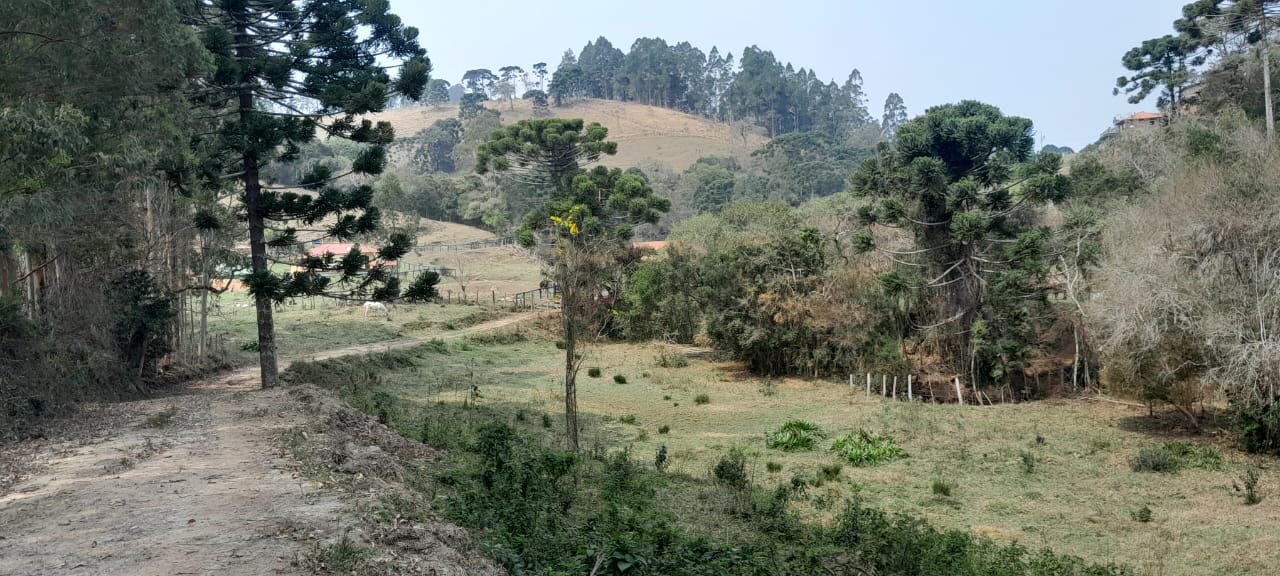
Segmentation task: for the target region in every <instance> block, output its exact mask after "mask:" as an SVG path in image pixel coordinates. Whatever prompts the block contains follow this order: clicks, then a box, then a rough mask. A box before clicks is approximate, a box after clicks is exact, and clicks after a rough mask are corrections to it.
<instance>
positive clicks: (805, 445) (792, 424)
mask: <svg viewBox="0 0 1280 576" xmlns="http://www.w3.org/2000/svg"><path fill="white" fill-rule="evenodd" d="M826 437H827V435H826V433H825V432H823V431H822V428H819V427H818V425H817V424H814V423H813V422H807V421H804V420H789V421H787V422H786V423H785V424H783V425H781V426H779V427H778V429H777V430H774V431H773V432H769V433H766V434H765V443H766V444H767V445H768V446H769V447H770V448H781V449H783V450H786V451H791V450H813V448H814V446H815V445H816V444H817V443H818V440H821V439H823V438H826Z"/></svg>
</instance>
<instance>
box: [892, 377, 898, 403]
mask: <svg viewBox="0 0 1280 576" xmlns="http://www.w3.org/2000/svg"><path fill="white" fill-rule="evenodd" d="M893 399H894V400H897V399H898V375H897V374H894V376H893Z"/></svg>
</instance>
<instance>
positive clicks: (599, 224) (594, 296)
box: [476, 118, 671, 450]
mask: <svg viewBox="0 0 1280 576" xmlns="http://www.w3.org/2000/svg"><path fill="white" fill-rule="evenodd" d="M608 134H609V131H608V129H606V128H605V127H604V126H601V125H600V124H597V123H592V124H590V125H584V123H583V121H582V120H580V119H575V120H565V119H557V118H547V119H540V120H522V121H520V122H518V123H516V124H513V125H511V126H508V127H506V128H504V129H502V130H499V131H496V132H494V133H493V134H492V135H491V136H490V138H489V140H488V141H487V142H485V143H484V144H482V145H481V146H480V148H479V150H478V151H477V152H476V171H477V172H479V173H480V174H485V173H488V172H489V171H491V170H492V171H495V172H510V173H511V174H512V175H513V176H515V177H516V178H519V179H521V180H522V181H524V182H525V183H527V184H530V185H533V186H536V187H538V188H540V189H541V190H542V191H544V193H545V194H546V197H545V200H544V201H543V202H542V204H541V205H540V206H538V207H537V208H535V209H534V210H532V211H531V212H530V213H529V214H528V215H527V216H526V217H525V219H524V223H523V225H522V226H521V227H520V229H519V231H518V232H517V237H518V238H519V240H520V243H521V244H522V245H525V246H528V247H537V246H540V247H542V248H543V250H542V251H541V254H542V256H543V257H544V258H545V259H547V260H548V261H549V263H550V264H551V265H552V269H553V270H554V277H555V280H556V282H557V284H558V285H559V290H560V294H561V326H562V330H563V333H564V342H565V380H564V386H565V432H566V434H567V439H568V442H569V445H570V447H572V448H573V449H574V450H577V449H578V448H579V444H578V400H577V386H576V381H577V374H578V371H579V370H580V369H581V367H582V360H583V356H582V354H580V352H579V342H580V340H581V339H582V338H584V337H586V336H588V335H589V334H590V330H591V329H592V328H593V327H594V326H595V325H596V324H597V323H598V322H599V321H600V320H601V317H602V315H603V314H607V311H608V302H609V296H607V295H603V296H604V297H603V298H601V297H599V296H602V295H601V294H600V289H601V288H602V287H604V286H607V276H608V275H609V272H610V269H611V268H612V262H614V261H615V260H616V256H617V254H618V253H619V251H620V250H622V249H623V248H625V243H626V242H627V241H628V240H629V239H630V238H631V226H632V225H634V224H639V223H645V222H648V223H653V222H657V221H658V218H659V216H661V214H662V213H663V212H666V211H667V210H669V209H670V207H671V203H670V202H669V201H668V200H667V199H665V198H661V197H658V196H654V194H653V188H651V187H650V186H649V183H648V182H647V181H646V180H645V179H644V177H643V176H641V175H639V174H636V173H633V172H625V173H624V172H622V171H621V170H619V169H617V168H614V169H607V168H604V167H602V166H597V167H595V168H594V169H592V170H590V171H587V170H584V169H583V166H584V165H586V164H590V163H593V162H596V161H597V160H599V159H600V157H601V156H604V155H612V154H616V153H617V151H618V144H617V142H611V141H609V140H607V137H608Z"/></svg>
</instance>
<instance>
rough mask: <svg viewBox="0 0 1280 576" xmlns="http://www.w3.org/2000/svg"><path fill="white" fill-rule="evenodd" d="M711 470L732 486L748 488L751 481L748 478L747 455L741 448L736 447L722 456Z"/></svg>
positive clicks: (718, 477)
mask: <svg viewBox="0 0 1280 576" xmlns="http://www.w3.org/2000/svg"><path fill="white" fill-rule="evenodd" d="M711 472H712V474H713V475H714V476H715V477H716V480H719V481H720V482H722V483H724V484H725V485H726V486H729V487H730V488H737V489H742V488H746V487H747V485H748V483H749V482H750V480H749V479H748V478H747V457H746V455H745V454H743V453H742V450H741V449H739V448H734V449H733V450H730V451H729V453H728V454H725V455H724V456H721V457H720V461H719V462H716V466H715V468H713V469H712V471H711Z"/></svg>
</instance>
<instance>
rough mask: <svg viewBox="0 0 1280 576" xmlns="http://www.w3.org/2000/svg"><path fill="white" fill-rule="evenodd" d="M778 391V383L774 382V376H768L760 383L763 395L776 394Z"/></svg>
mask: <svg viewBox="0 0 1280 576" xmlns="http://www.w3.org/2000/svg"><path fill="white" fill-rule="evenodd" d="M777 393H778V383H777V382H774V381H773V379H772V378H766V379H765V380H764V382H761V383H760V395H761V396H774V395H776V394H777Z"/></svg>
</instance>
